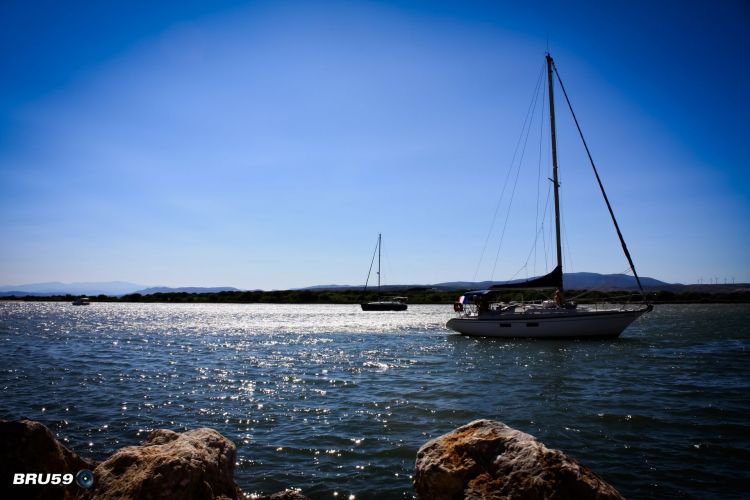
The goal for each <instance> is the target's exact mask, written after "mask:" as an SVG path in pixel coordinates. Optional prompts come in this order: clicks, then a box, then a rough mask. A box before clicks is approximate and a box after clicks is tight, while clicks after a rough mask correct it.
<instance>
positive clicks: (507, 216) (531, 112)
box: [490, 67, 544, 279]
mask: <svg viewBox="0 0 750 500" xmlns="http://www.w3.org/2000/svg"><path fill="white" fill-rule="evenodd" d="M543 70H544V68H543V67H542V72H541V73H540V75H539V80H538V81H537V86H536V89H535V91H534V97H533V99H532V102H531V107H530V109H529V112H528V113H527V115H526V119H527V120H528V126H527V125H526V121H525V122H524V125H523V128H522V134H523V129H525V130H526V137H525V138H524V142H523V148H522V149H521V156H520V158H519V160H518V167H517V168H516V178H515V180H514V182H513V190H512V191H511V196H510V201H509V202H508V209H507V211H506V213H505V222H504V223H503V230H502V232H501V233H500V242H499V243H498V246H497V252H496V253H495V261H494V262H493V264H492V273H491V274H490V279H494V277H495V269H496V268H497V262H498V260H499V259H500V251H501V250H502V248H503V241H504V239H505V231H506V229H507V228H508V220H509V219H510V212H511V207H512V206H513V200H514V198H515V194H516V186H517V185H518V178H519V176H520V174H521V165H522V164H523V158H524V156H525V155H526V145H527V144H528V142H529V135H530V134H531V126H532V123H533V116H534V111H536V105H537V103H538V102H539V88H540V86H541V84H542V81H543V78H542V77H543V75H544V71H543ZM529 118H530V119H529Z"/></svg>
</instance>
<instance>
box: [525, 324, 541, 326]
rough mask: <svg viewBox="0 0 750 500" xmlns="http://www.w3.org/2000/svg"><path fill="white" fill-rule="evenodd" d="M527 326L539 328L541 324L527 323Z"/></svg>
mask: <svg viewBox="0 0 750 500" xmlns="http://www.w3.org/2000/svg"><path fill="white" fill-rule="evenodd" d="M526 326H539V323H526Z"/></svg>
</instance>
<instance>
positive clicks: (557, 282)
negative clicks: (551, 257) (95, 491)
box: [490, 266, 563, 290]
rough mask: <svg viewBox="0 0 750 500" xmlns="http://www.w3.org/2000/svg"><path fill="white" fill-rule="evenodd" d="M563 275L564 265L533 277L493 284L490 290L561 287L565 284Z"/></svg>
mask: <svg viewBox="0 0 750 500" xmlns="http://www.w3.org/2000/svg"><path fill="white" fill-rule="evenodd" d="M562 278H563V275H562V267H560V266H557V267H555V268H554V269H553V270H552V272H551V273H549V274H545V275H544V276H539V277H537V278H532V279H530V280H525V281H513V282H510V283H501V284H499V285H492V286H491V287H490V290H505V289H513V288H515V289H519V288H526V289H529V288H559V289H562V286H563V279H562Z"/></svg>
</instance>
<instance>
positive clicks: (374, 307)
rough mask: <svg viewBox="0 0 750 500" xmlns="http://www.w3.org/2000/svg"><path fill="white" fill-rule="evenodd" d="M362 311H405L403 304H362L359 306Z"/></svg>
mask: <svg viewBox="0 0 750 500" xmlns="http://www.w3.org/2000/svg"><path fill="white" fill-rule="evenodd" d="M360 305H361V306H362V310H363V311H406V307H407V306H406V304H404V303H403V302H364V303H362V304H360Z"/></svg>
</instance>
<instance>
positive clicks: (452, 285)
mask: <svg viewBox="0 0 750 500" xmlns="http://www.w3.org/2000/svg"><path fill="white" fill-rule="evenodd" d="M563 280H564V283H565V288H568V289H577V290H583V289H586V290H601V291H607V290H635V289H637V286H636V282H635V278H634V277H633V276H629V275H626V274H599V273H585V272H581V273H565V274H564V275H563ZM516 281H519V280H516ZM520 281H522V280H520ZM501 283H508V282H507V281H447V282H443V283H435V284H432V285H389V286H384V287H383V289H384V290H386V291H387V290H404V289H410V288H416V289H428V288H437V289H440V290H483V289H487V288H489V287H491V286H492V285H495V284H501ZM641 283H642V284H643V287H644V288H645V289H646V290H649V291H661V290H664V291H672V292H680V291H688V290H689V291H696V292H697V291H701V292H718V291H722V292H727V291H735V290H747V289H748V288H750V284H747V283H745V284H743V283H739V284H736V285H734V284H732V285H728V284H727V285H706V284H702V285H695V284H694V285H683V284H680V283H666V282H664V281H660V280H657V279H654V278H649V277H641ZM359 288H362V287H361V286H359V285H358V286H352V285H315V286H309V287H305V288H300V289H299V290H346V289H359ZM234 291H240V290H239V289H237V288H234V287H228V286H225V287H178V288H173V287H164V286H156V287H149V286H146V285H139V284H137V283H129V282H127V281H107V282H93V283H60V282H50V283H33V284H28V285H10V286H8V285H5V286H0V296H6V297H7V296H19V297H21V296H26V295H36V296H50V295H66V294H70V295H91V296H96V295H112V296H119V295H127V294H131V293H140V294H141V295H150V294H153V293H179V292H185V293H217V292H234Z"/></svg>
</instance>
